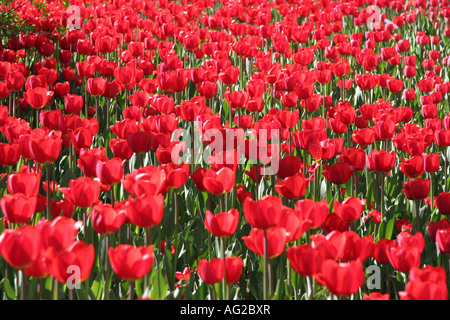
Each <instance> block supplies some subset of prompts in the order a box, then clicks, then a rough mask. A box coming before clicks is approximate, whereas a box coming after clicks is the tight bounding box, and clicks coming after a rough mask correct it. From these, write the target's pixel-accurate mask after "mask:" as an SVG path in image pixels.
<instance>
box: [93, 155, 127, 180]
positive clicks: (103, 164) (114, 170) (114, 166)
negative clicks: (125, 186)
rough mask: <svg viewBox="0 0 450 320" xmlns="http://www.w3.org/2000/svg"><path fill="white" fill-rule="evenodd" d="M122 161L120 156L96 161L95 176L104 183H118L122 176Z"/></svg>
mask: <svg viewBox="0 0 450 320" xmlns="http://www.w3.org/2000/svg"><path fill="white" fill-rule="evenodd" d="M123 164H124V161H123V160H122V159H120V158H112V159H110V160H106V161H98V162H97V165H96V176H97V178H99V180H100V182H101V183H102V184H104V185H107V186H111V185H115V184H118V183H120V181H121V180H122V177H123Z"/></svg>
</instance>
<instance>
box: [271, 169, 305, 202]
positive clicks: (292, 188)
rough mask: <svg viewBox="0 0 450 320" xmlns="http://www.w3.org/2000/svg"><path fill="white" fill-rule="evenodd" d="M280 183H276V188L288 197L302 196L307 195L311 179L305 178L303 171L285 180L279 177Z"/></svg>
mask: <svg viewBox="0 0 450 320" xmlns="http://www.w3.org/2000/svg"><path fill="white" fill-rule="evenodd" d="M277 181H278V184H277V185H275V190H276V191H277V192H278V193H279V194H280V195H281V196H283V197H284V198H286V199H296V198H301V197H303V196H304V195H305V192H306V188H307V187H308V184H309V181H310V180H309V179H307V178H305V175H304V174H303V173H297V174H296V175H294V176H290V177H287V178H285V179H284V180H282V181H281V180H279V179H277Z"/></svg>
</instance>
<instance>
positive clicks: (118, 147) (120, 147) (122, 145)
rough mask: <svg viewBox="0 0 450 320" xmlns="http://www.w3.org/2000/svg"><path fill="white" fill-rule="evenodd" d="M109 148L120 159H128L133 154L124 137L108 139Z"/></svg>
mask: <svg viewBox="0 0 450 320" xmlns="http://www.w3.org/2000/svg"><path fill="white" fill-rule="evenodd" d="M109 148H110V149H111V151H112V153H113V154H114V156H115V157H118V158H120V159H122V160H130V159H131V157H132V156H133V154H134V152H133V150H132V149H131V148H130V145H129V144H128V141H127V140H126V139H120V138H113V139H111V140H109Z"/></svg>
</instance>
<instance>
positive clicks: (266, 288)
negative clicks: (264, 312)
mask: <svg viewBox="0 0 450 320" xmlns="http://www.w3.org/2000/svg"><path fill="white" fill-rule="evenodd" d="M267 251H268V250H267V230H266V229H264V271H263V272H264V279H263V288H264V300H267V299H268V298H269V284H268V282H269V264H268V260H269V258H268V252H267Z"/></svg>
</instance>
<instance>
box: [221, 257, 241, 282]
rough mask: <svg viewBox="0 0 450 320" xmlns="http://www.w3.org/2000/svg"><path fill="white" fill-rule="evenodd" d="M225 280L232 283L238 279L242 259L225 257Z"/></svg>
mask: <svg viewBox="0 0 450 320" xmlns="http://www.w3.org/2000/svg"><path fill="white" fill-rule="evenodd" d="M225 264H226V266H225V268H226V282H227V284H234V283H237V282H238V281H239V279H240V278H241V275H242V267H243V261H242V258H240V257H225Z"/></svg>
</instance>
